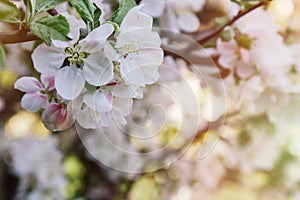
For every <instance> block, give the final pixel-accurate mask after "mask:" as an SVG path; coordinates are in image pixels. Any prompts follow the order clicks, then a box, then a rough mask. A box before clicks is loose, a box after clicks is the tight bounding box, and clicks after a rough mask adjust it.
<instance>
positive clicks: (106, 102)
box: [83, 91, 112, 112]
mask: <svg viewBox="0 0 300 200" xmlns="http://www.w3.org/2000/svg"><path fill="white" fill-rule="evenodd" d="M83 101H84V102H85V103H86V105H87V106H88V107H90V108H91V109H92V110H94V111H96V112H108V111H110V110H111V109H112V94H111V93H109V94H104V93H103V92H101V91H96V92H95V93H87V94H85V95H84V97H83Z"/></svg>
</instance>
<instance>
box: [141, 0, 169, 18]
mask: <svg viewBox="0 0 300 200" xmlns="http://www.w3.org/2000/svg"><path fill="white" fill-rule="evenodd" d="M141 4H144V6H143V8H142V11H143V12H144V13H146V14H148V15H150V16H152V17H160V16H161V15H162V14H163V11H164V9H165V5H166V1H165V0H142V1H141Z"/></svg>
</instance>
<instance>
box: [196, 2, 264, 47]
mask: <svg viewBox="0 0 300 200" xmlns="http://www.w3.org/2000/svg"><path fill="white" fill-rule="evenodd" d="M265 5H266V2H261V3H258V4H257V5H255V6H253V7H251V8H250V9H248V10H246V11H240V12H239V13H238V14H237V15H236V16H235V17H233V18H232V19H231V20H230V21H228V22H227V23H226V24H224V25H223V26H221V27H220V28H218V29H216V30H214V31H212V32H210V33H209V35H207V36H205V37H203V38H201V39H200V40H198V43H199V44H200V45H203V44H205V43H206V42H208V41H209V40H211V39H212V38H214V37H217V36H218V35H219V34H220V33H221V32H222V31H223V30H224V29H225V28H226V27H227V26H231V25H232V24H234V23H235V22H236V21H237V20H239V19H240V18H241V17H243V16H244V15H247V14H248V13H250V12H252V11H253V10H255V9H257V8H259V7H262V6H265Z"/></svg>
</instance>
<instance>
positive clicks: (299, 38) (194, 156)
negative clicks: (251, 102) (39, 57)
mask: <svg viewBox="0 0 300 200" xmlns="http://www.w3.org/2000/svg"><path fill="white" fill-rule="evenodd" d="M210 2H211V6H210V7H207V8H206V10H205V9H204V10H203V11H201V13H200V14H199V15H200V17H201V18H203V20H202V21H203V23H204V25H203V27H204V28H205V27H206V28H207V27H210V22H211V21H212V20H213V19H214V18H215V17H216V16H215V14H214V12H217V11H218V10H217V9H216V7H214V6H213V5H215V4H214V1H213V0H211V1H210ZM215 2H218V1H215ZM218 3H220V2H218ZM216 10H217V11H216ZM268 10H269V12H270V13H271V14H272V16H273V17H274V19H275V21H276V23H277V24H278V26H279V27H280V33H281V35H282V36H283V37H284V38H285V41H286V42H287V43H288V42H290V41H292V42H294V43H299V42H300V0H274V1H273V2H272V3H271V4H270V6H269V7H268ZM222 12H223V11H222ZM223 15H224V13H223ZM0 30H1V31H3V32H4V31H10V30H15V27H13V26H12V25H9V24H4V23H3V24H0ZM33 45H35V43H34V42H26V43H22V44H9V45H3V52H4V53H5V60H3V61H2V60H0V64H2V65H3V68H2V69H1V71H0V200H10V199H32V200H35V199H36V200H41V199H42V200H44V199H49V200H52V199H53V200H56V199H57V200H63V199H70V200H71V199H72V200H75V199H76V200H85V199H86V200H87V199H94V200H101V199H103V200H104V199H108V200H110V199H116V200H118V199H132V200H160V199H171V200H189V199H195V200H199V199H212V200H215V199H216V200H217V199H223V200H229V199H230V200H232V199H238V200H257V199H261V200H269V199H274V200H300V136H299V134H300V95H297V94H280V95H286V96H283V97H284V98H285V97H286V98H288V99H289V101H288V102H289V103H288V104H284V105H280V108H281V109H280V111H279V113H278V115H277V120H276V121H271V120H270V119H269V117H268V116H267V115H268V113H267V112H268V111H266V112H263V113H260V114H258V115H249V114H245V113H243V112H241V113H233V114H231V113H230V115H229V116H227V117H226V118H225V122H224V125H223V124H222V125H223V126H222V131H221V136H220V137H219V135H218V134H219V133H220V129H219V127H218V128H211V129H210V130H207V129H205V126H204V125H203V127H204V129H203V130H202V131H200V133H199V134H198V135H197V137H195V138H194V139H193V141H191V145H190V146H189V148H188V150H187V151H186V152H185V153H184V154H183V155H182V156H181V157H180V158H179V159H178V160H177V161H176V162H174V163H173V164H172V165H168V166H166V167H164V168H161V169H158V170H151V168H153V169H156V167H155V166H151V165H150V166H146V168H147V169H149V171H152V172H149V173H125V172H120V171H118V170H114V169H112V168H110V167H107V165H104V164H101V162H99V161H98V160H97V159H96V158H95V156H93V155H91V153H90V151H87V150H86V148H85V147H84V145H83V142H82V141H81V140H80V138H79V136H78V134H77V133H76V131H77V130H76V127H73V128H71V129H69V130H67V131H64V132H55V133H53V132H51V131H49V130H47V129H46V128H45V127H44V125H43V123H42V121H41V119H40V115H39V113H29V112H27V111H25V110H22V108H21V105H20V100H21V97H22V95H23V94H22V93H21V92H19V91H16V90H14V82H15V81H16V80H17V79H18V78H19V77H21V76H25V75H33V76H36V77H38V74H37V73H36V72H35V71H34V68H33V66H32V61H31V59H30V55H31V52H32V48H33ZM299 56H300V55H299ZM170 65H172V66H176V67H178V68H182V71H183V72H182V73H184V74H185V75H184V76H185V78H186V79H188V80H189V82H190V83H191V84H195V85H197V84H198V82H197V78H195V77H194V75H191V72H189V71H188V70H187V69H185V68H186V66H185V64H184V63H182V62H176V64H174V63H173V64H170ZM195 87H196V89H194V90H198V89H197V86H195ZM145 92H146V95H145V99H143V100H139V101H137V102H135V110H134V111H133V118H134V119H135V120H136V122H138V121H141V122H145V121H144V120H145V118H147V117H148V116H147V112H146V111H147V109H148V108H149V107H150V106H151V105H152V104H154V103H155V102H156V101H157V99H160V100H161V102H159V103H161V104H163V105H165V106H170V107H172V106H171V104H172V103H170V102H163V99H166V96H167V95H168V94H166V93H165V92H164V91H160V90H159V89H157V88H156V86H152V87H149V88H148V89H147V91H145ZM200 93H201V94H200ZM204 93H205V92H204ZM153 94H155V95H154V96H155V97H153ZM203 95H204V96H205V94H203V91H202V92H199V99H202V100H203V98H200V97H203ZM280 95H279V96H280ZM158 97H159V98H158ZM281 97H282V96H281ZM226 98H229V100H228V99H226V101H231V100H230V95H229V97H226ZM262 98H267V97H262ZM268 98H269V97H268ZM272 98H273V100H274V98H275V100H274V102H273V103H274V105H273V107H272V108H270V109H271V111H270V112H272V111H274V110H276V107H277V106H279V104H280V102H277V101H276V96H275V97H274V96H271V100H269V99H267V101H270V102H272ZM207 101H211V99H210V100H207ZM232 101H233V100H232ZM202 103H203V102H202ZM199 104H201V102H200V100H199ZM229 104H230V103H229ZM144 110H146V111H144ZM170 110H171V111H172V112H171V113H173V114H174V116H173V118H172V117H171V118H172V119H170V123H169V124H168V125H167V126H165V127H164V128H163V129H162V130H161V132H160V136H159V137H158V138H157V139H156V140H155V141H151V142H150V143H148V142H147V143H139V142H137V141H135V140H134V138H130V137H129V138H128V137H125V136H122V134H120V133H119V131H118V130H117V129H115V128H111V129H109V130H107V132H108V133H109V134H110V136H111V137H112V140H113V141H118V142H119V143H122V145H124V146H127V147H128V148H129V149H131V150H132V151H133V152H138V153H141V152H146V151H149V150H153V149H155V148H157V147H160V146H164V145H165V144H168V143H169V141H170V140H172V139H173V138H174V137H176V136H178V137H179V138H181V139H180V140H178V141H177V142H176V143H175V144H173V145H172V146H170V147H168V148H170V149H169V151H170V152H176V151H177V150H178V149H180V148H182V146H184V145H185V140H188V139H187V137H186V135H188V133H185V132H180V131H178V130H177V129H176V126H174V124H176V120H177V118H176V112H179V111H176V109H175V111H174V110H172V108H170ZM201 120H202V119H201ZM157 123H159V120H157ZM154 124H155V121H154ZM152 128H153V127H152ZM128 131H129V132H134V131H137V132H138V130H131V129H130V127H129V128H128ZM85 133H86V136H85V137H86V138H85V139H84V141H85V145H88V146H89V149H92V152H98V153H99V154H101V155H102V156H104V157H105V161H107V162H108V165H118V164H119V165H123V166H126V167H125V168H126V169H127V168H128V169H132V171H139V169H141V168H142V167H145V166H144V164H145V163H144V162H143V161H140V160H131V159H129V158H128V159H127V157H126V155H123V154H120V153H118V152H115V151H112V150H110V147H109V146H107V144H106V143H105V142H103V141H104V139H103V138H101V137H100V136H99V135H97V134H96V133H93V132H92V131H86V132H85ZM204 141H217V142H216V144H215V146H214V148H213V149H212V151H210V152H209V153H208V154H207V155H206V156H204V157H202V158H200V156H199V155H200V152H201V151H202V150H203V148H204V147H203V146H204V145H203V143H204ZM172 155H173V154H172V153H170V155H168V156H172ZM160 159H166V158H165V157H164V158H163V157H162V158H160ZM115 163H117V164H115ZM106 164H107V163H106Z"/></svg>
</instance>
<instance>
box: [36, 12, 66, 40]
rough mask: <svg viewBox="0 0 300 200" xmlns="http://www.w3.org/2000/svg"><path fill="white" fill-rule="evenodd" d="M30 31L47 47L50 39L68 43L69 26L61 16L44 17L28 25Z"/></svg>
mask: <svg viewBox="0 0 300 200" xmlns="http://www.w3.org/2000/svg"><path fill="white" fill-rule="evenodd" d="M30 29H31V31H32V32H33V34H35V35H36V36H38V37H39V38H41V39H42V40H43V41H44V42H45V43H46V44H47V45H50V44H51V39H53V40H62V41H68V40H69V38H68V36H67V35H68V33H69V32H70V26H69V23H68V21H67V19H66V18H65V17H64V16H62V15H57V16H45V17H43V18H41V19H39V20H37V21H35V22H33V23H32V24H31V25H30Z"/></svg>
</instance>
